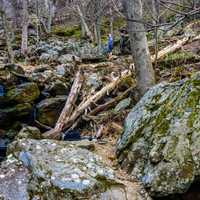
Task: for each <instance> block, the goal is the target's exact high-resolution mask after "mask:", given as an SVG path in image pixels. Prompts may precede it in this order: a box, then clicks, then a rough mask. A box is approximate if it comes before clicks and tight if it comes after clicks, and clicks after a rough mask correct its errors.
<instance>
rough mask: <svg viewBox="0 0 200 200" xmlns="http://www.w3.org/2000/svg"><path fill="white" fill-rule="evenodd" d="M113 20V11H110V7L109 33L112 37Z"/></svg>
mask: <svg viewBox="0 0 200 200" xmlns="http://www.w3.org/2000/svg"><path fill="white" fill-rule="evenodd" d="M113 21H114V18H113V12H112V9H111V8H110V34H111V35H112V37H113V38H114V35H113Z"/></svg>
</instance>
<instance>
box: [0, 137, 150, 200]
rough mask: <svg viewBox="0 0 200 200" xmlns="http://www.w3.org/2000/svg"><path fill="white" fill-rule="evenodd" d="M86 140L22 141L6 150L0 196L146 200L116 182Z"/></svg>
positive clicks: (128, 185) (125, 184)
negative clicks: (7, 153) (6, 157)
mask: <svg viewBox="0 0 200 200" xmlns="http://www.w3.org/2000/svg"><path fill="white" fill-rule="evenodd" d="M93 150H94V144H93V143H92V142H89V141H80V142H58V141H52V140H40V141H39V140H31V139H23V140H18V141H15V142H13V143H12V144H11V145H10V147H9V150H8V151H9V153H10V154H9V155H8V160H7V161H5V162H3V164H2V167H1V168H0V196H1V197H2V198H3V199H15V200H28V199H40V200H44V199H48V200H54V199H57V200H79V199H86V200H107V199H111V200H115V199H120V200H148V199H150V198H149V197H148V195H146V196H145V195H144V194H143V195H144V196H143V195H141V194H140V193H139V191H137V190H136V187H134V184H133V183H131V182H128V181H122V180H120V179H118V178H117V177H116V175H115V173H114V171H113V170H112V169H111V168H110V167H108V166H106V165H105V164H104V163H103V162H102V159H101V158H100V157H99V156H97V155H96V154H95V153H94V152H92V151H93Z"/></svg>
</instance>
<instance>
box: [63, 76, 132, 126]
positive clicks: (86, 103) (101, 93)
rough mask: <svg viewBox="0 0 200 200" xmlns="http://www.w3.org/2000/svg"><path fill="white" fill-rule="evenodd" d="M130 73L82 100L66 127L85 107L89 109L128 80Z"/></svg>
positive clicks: (67, 121)
mask: <svg viewBox="0 0 200 200" xmlns="http://www.w3.org/2000/svg"><path fill="white" fill-rule="evenodd" d="M129 76H130V75H129V74H128V75H127V74H126V75H123V76H121V77H119V78H118V79H117V80H115V81H113V82H112V83H110V84H108V85H106V86H105V87H103V88H102V89H101V90H100V91H98V92H97V93H96V94H94V95H93V96H91V97H89V98H88V99H87V100H86V101H84V102H81V103H80V105H79V106H78V107H77V108H76V110H75V111H74V112H73V114H72V115H71V117H70V118H68V119H67V120H66V121H65V125H64V129H67V128H69V127H70V126H72V124H73V123H74V122H75V120H76V119H77V118H78V117H79V116H80V115H81V114H83V113H84V111H85V109H87V108H88V107H89V106H90V105H91V104H92V103H96V102H97V101H98V100H99V99H101V98H102V97H103V96H104V95H106V94H107V93H109V92H111V91H112V90H113V89H115V88H116V87H117V86H118V85H119V84H120V83H121V82H122V81H124V80H126V79H127V78H128V77H129Z"/></svg>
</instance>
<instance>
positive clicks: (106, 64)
mask: <svg viewBox="0 0 200 200" xmlns="http://www.w3.org/2000/svg"><path fill="white" fill-rule="evenodd" d="M80 67H81V69H88V68H92V69H95V68H105V67H109V68H110V67H113V63H112V62H100V63H94V64H90V63H89V64H81V65H80Z"/></svg>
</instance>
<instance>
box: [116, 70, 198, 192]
mask: <svg viewBox="0 0 200 200" xmlns="http://www.w3.org/2000/svg"><path fill="white" fill-rule="evenodd" d="M116 153H117V157H118V160H119V163H120V164H121V166H122V168H124V169H126V170H127V172H128V173H130V174H134V175H136V176H137V178H138V179H140V180H141V181H142V182H143V184H144V185H145V186H146V188H148V190H149V191H150V193H151V195H153V196H167V195H170V194H174V193H184V192H185V191H187V189H188V188H189V187H190V185H191V184H192V183H193V182H194V181H197V180H199V177H200V176H199V175H200V73H198V74H195V75H194V76H193V77H192V78H191V79H187V80H183V81H180V82H176V83H171V84H168V83H161V84H159V85H157V86H155V87H153V88H152V89H150V90H149V91H148V92H147V93H146V94H145V95H144V97H143V98H142V99H141V100H140V101H139V103H138V104H137V105H136V106H135V107H134V108H133V110H132V111H131V112H130V113H129V115H128V117H127V118H126V121H125V131H124V133H123V134H122V136H121V137H120V138H119V139H118V142H117V151H116Z"/></svg>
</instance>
